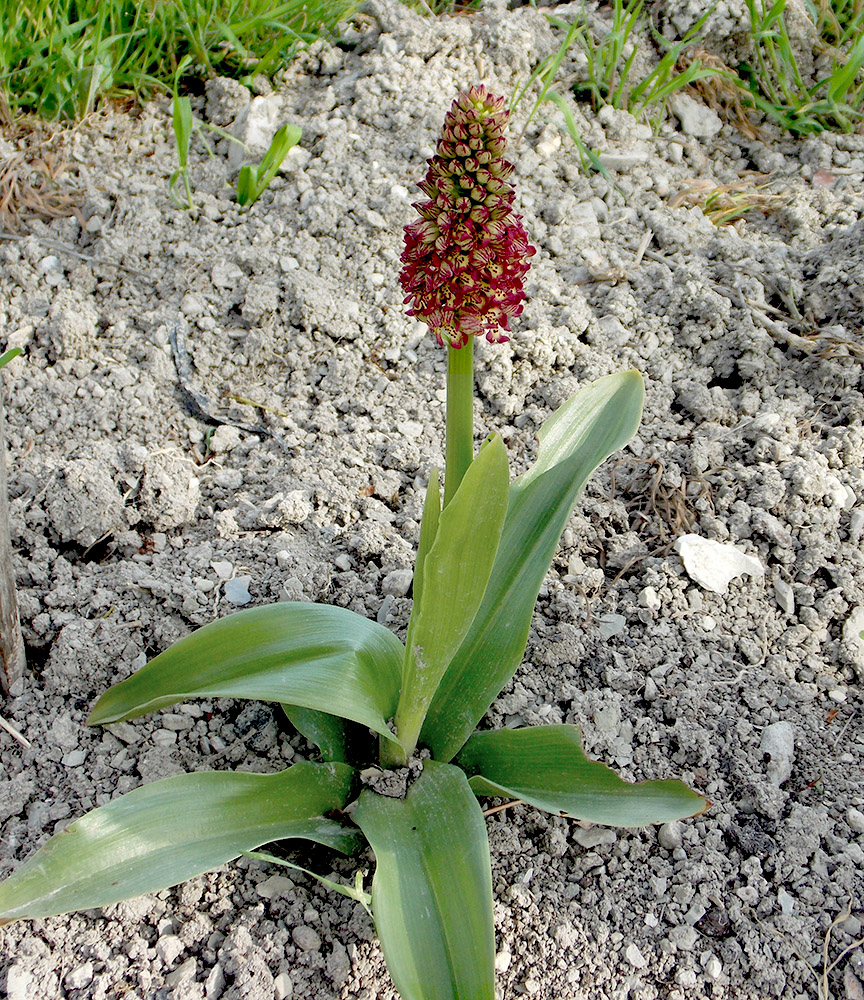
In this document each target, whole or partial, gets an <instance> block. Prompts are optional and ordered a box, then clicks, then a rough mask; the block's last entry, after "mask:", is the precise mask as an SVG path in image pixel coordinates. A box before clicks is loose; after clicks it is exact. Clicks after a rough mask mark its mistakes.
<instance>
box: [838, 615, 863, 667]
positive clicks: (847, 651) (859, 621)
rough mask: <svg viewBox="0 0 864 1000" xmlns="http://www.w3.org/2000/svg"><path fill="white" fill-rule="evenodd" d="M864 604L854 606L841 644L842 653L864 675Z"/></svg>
mask: <svg viewBox="0 0 864 1000" xmlns="http://www.w3.org/2000/svg"><path fill="white" fill-rule="evenodd" d="M862 632H864V605H861V606H859V607H857V608H853V609H852V611H851V612H850V614H849V617H848V618H847V619H846V621H845V622H844V624H843V642H842V645H841V650H840V652H841V655H842V657H843V659H844V660H845V661H846V662H847V663H851V664H852V666H854V667H855V669H856V670H857V671H858V673H859V674H860V675H861V676H864V638H862V637H861V633H862Z"/></svg>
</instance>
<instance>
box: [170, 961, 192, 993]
mask: <svg viewBox="0 0 864 1000" xmlns="http://www.w3.org/2000/svg"><path fill="white" fill-rule="evenodd" d="M197 974H198V963H197V962H196V961H195V959H194V958H187V959H186V961H185V962H184V963H183V964H182V965H180V966H178V967H177V968H176V969H175V970H174V971H173V972H169V973H168V975H167V976H166V977H165V985H166V986H171V987H172V988H173V987H175V986H179V985H180V984H181V983H194V982H195V976H196V975H197Z"/></svg>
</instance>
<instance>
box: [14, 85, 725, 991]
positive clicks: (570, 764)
mask: <svg viewBox="0 0 864 1000" xmlns="http://www.w3.org/2000/svg"><path fill="white" fill-rule="evenodd" d="M507 117H508V113H507V111H506V110H505V109H504V101H503V99H502V98H500V97H495V96H493V95H492V94H490V93H489V92H488V91H487V89H486V88H485V87H483V86H477V87H472V88H471V89H470V90H468V91H467V92H465V93H462V94H460V96H459V97H458V99H457V100H456V101H455V102H454V103H453V106H452V108H451V110H450V112H449V113H448V115H447V117H446V120H445V124H444V129H443V133H442V136H441V138H440V140H439V142H438V147H437V155H435V156H434V157H433V158H432V159H431V160H430V161H429V170H428V173H427V174H426V177H425V180H424V181H423V183H422V184H421V185H420V187H421V189H422V191H423V194H424V195H425V199H424V200H422V201H420V202H418V203H417V204H416V206H415V207H416V208H417V210H418V212H419V216H420V218H419V219H418V220H417V221H416V222H413V223H412V224H410V225H408V226H407V227H406V230H405V250H404V253H403V256H402V261H403V264H404V269H403V271H402V276H401V282H402V286H403V288H404V290H405V291H406V293H407V298H406V302H408V303H410V309H409V312H410V313H411V314H413V315H415V316H418V317H420V318H421V319H422V320H424V321H425V322H426V323H427V324H428V325H429V327H430V328H431V330H432V331H433V332H434V334H435V336H436V337H437V339H438V341H439V343H441V344H442V346H445V347H446V349H447V354H448V373H447V432H446V468H445V479H444V497H443V504H442V500H441V494H440V488H439V477H438V473H437V471H435V470H433V471H432V472H431V474H430V478H429V486H428V490H427V493H426V499H425V504H424V509H423V517H422V523H421V528H420V540H419V548H418V553H417V561H416V568H415V572H414V583H413V598H414V603H413V609H412V613H411V618H410V622H409V624H408V630H407V636H406V640H405V643H404V644H403V643H402V642H401V641H400V640H399V639H398V638H397V637H396V636H395V635H393V634H392V633H391V632H390V631H388V630H387V629H386V628H384V627H383V626H382V625H380V624H378V623H376V622H374V621H368V620H366V619H365V618H362V617H360V616H358V615H356V614H354V613H353V612H351V611H348V610H346V609H344V608H339V607H331V606H327V605H322V604H306V603H289V602H286V603H280V604H274V605H270V606H267V607H259V608H253V609H250V610H245V611H240V612H238V613H236V614H233V615H230V616H229V617H227V618H223V619H221V620H219V621H216V622H213V623H211V624H210V625H206V626H205V627H203V628H201V629H199V630H198V631H196V632H193V633H192V634H190V635H188V636H186V637H185V638H183V639H181V640H180V641H179V642H177V643H175V644H174V645H173V646H171V647H169V648H168V649H167V650H165V651H164V652H163V653H161V654H160V655H158V656H157V657H156V658H155V659H153V660H152V661H151V662H150V663H148V664H147V665H146V666H144V667H142V668H141V669H140V670H139V671H138V672H137V673H135V674H133V675H132V676H131V677H129V678H127V679H126V680H123V681H121V682H120V683H119V684H116V685H115V686H114V687H112V688H111V689H110V690H108V691H107V692H106V693H105V694H104V695H102V697H101V698H100V699H99V700H98V701H97V703H96V705H95V707H94V709H93V711H92V712H91V714H90V717H89V719H88V723H89V724H90V725H97V724H102V725H105V724H109V723H113V722H118V721H120V720H125V719H132V718H135V717H136V716H139V715H143V714H144V713H146V712H152V711H155V710H157V709H160V708H164V707H166V706H168V705H173V704H175V703H177V702H182V701H186V700H188V699H190V698H195V697H209V698H213V697H237V698H250V699H259V700H264V701H272V702H278V703H280V704H281V705H282V706H283V707H284V709H285V712H286V714H287V716H288V718H289V719H290V721H291V722H292V723H293V725H294V726H295V727H296V728H297V729H298V730H299V732H300V733H302V734H303V735H304V736H306V737H307V738H308V739H309V740H310V741H311V742H313V743H314V744H315V745H316V746H317V747H318V749H319V751H320V755H321V762H320V763H318V762H315V763H313V762H303V763H298V764H294V765H293V766H291V767H288V768H287V769H285V770H283V771H280V772H278V773H275V774H251V773H243V772H236V773H234V772H230V771H209V772H199V773H194V774H184V775H180V776H176V777H172V778H166V779H164V780H161V781H155V782H153V783H151V784H148V785H144V786H142V787H140V788H137V789H135V790H133V791H131V792H129V793H127V794H125V795H121V796H118V797H117V798H115V799H114V800H112V801H111V802H109V803H107V804H106V805H103V806H101V807H99V808H98V809H94V810H93V811H92V812H90V813H88V814H87V815H85V816H84V817H82V818H81V819H79V820H77V821H76V822H74V823H72V824H71V825H70V826H69V827H68V828H67V829H66V830H65V831H63V832H62V833H59V834H57V835H55V836H54V837H52V838H51V839H50V840H49V841H48V842H47V843H46V844H45V845H44V846H43V847H42V848H41V849H40V850H39V851H38V852H37V853H36V854H35V855H34V856H33V857H32V858H31V859H30V860H29V861H27V862H26V863H25V864H24V865H22V867H21V868H20V869H19V870H18V871H17V872H15V873H14V874H13V875H12V876H10V877H9V878H8V879H7V880H6V881H5V882H4V883H3V884H2V885H0V922H8V921H11V920H16V919H20V918H35V917H46V916H50V915H52V914H59V913H65V912H68V911H71V910H79V909H89V908H91V907H101V906H106V905H108V904H110V903H114V902H116V901H119V900H122V899H125V898H128V897H130V896H137V895H140V894H143V893H148V892H155V891H157V890H159V889H163V888H166V887H168V886H173V885H176V884H177V883H178V882H181V881H183V880H184V879H188V878H191V877H193V876H196V875H199V874H201V873H203V872H206V871H209V870H211V869H213V868H215V867H216V866H218V865H221V864H224V863H226V862H228V861H231V860H232V859H235V858H237V857H238V856H240V855H243V854H248V855H251V856H252V857H256V858H265V859H268V860H270V861H278V860H279V859H278V858H277V857H275V856H274V855H273V854H272V853H270V852H265V853H262V852H259V851H258V850H257V849H258V848H259V847H261V846H262V845H265V844H270V843H273V842H276V841H284V840H295V839H305V840H311V841H316V842H318V843H321V844H325V845H327V846H329V847H331V848H335V849H336V850H338V851H342V852H345V853H356V852H358V851H360V850H362V849H363V847H364V841H365V843H366V844H367V845H368V847H371V850H372V852H373V853H374V856H375V862H376V869H375V874H374V879H373V882H372V887H371V896H370V895H369V894H367V893H366V892H365V891H364V890H363V887H362V881H361V880H360V879H358V881H357V883H356V885H355V886H354V887H352V886H348V885H343V884H340V883H335V882H332V881H330V880H323V881H325V882H326V884H328V885H330V886H332V887H334V888H336V889H338V890H339V891H340V892H343V893H345V894H346V895H349V896H352V897H353V898H355V899H357V900H358V901H360V902H361V903H363V904H364V905H369V906H371V912H372V914H373V917H374V921H375V926H376V929H377V932H378V935H379V937H380V941H381V946H382V948H383V951H384V956H385V959H386V961H387V965H388V968H389V970H390V974H391V976H392V978H393V982H394V984H395V986H396V989H397V990H398V991H399V993H400V994H401V996H402V997H403V1000H493V998H494V994H495V990H494V954H495V934H494V926H493V915H492V880H491V870H490V859H489V847H488V841H487V836H486V825H485V820H484V815H483V811H482V810H481V807H480V805H479V803H478V797H483V796H494V797H498V798H503V799H507V800H516V799H519V800H522V801H523V802H526V803H529V804H530V805H532V806H535V807H537V808H538V809H543V810H547V811H549V812H551V813H553V814H555V815H560V816H567V817H574V818H576V819H580V820H588V821H591V822H594V823H605V824H611V825H615V826H625V827H632V826H643V825H645V824H649V823H660V822H666V821H669V820H673V819H679V818H683V817H686V816H693V815H695V814H697V813H699V812H702V811H703V810H704V809H705V808H706V807H707V803H706V801H705V800H704V799H703V798H702V797H701V796H699V795H698V794H696V793H695V792H693V791H691V790H690V789H688V788H687V787H686V786H685V785H683V784H682V783H681V782H679V781H677V780H661V781H646V782H642V783H636V784H632V783H629V782H627V781H624V780H622V779H621V778H620V777H618V776H617V775H616V774H614V773H613V772H612V771H611V770H610V769H609V768H607V767H606V766H605V765H603V764H601V763H599V762H596V761H592V760H589V759H588V758H587V757H586V756H585V755H584V753H583V751H582V748H581V742H580V734H579V730H578V728H577V727H576V726H573V725H550V726H539V727H535V728H515V729H510V728H504V729H490V728H484V727H482V725H481V728H480V729H477V726H478V724H481V723H482V720H483V717H484V715H485V714H486V712H487V710H488V709H489V707H490V706H491V704H492V702H493V701H494V699H495V697H496V696H497V695H498V693H499V692H500V691H501V689H502V688H503V687H504V686H505V685H506V684H507V682H508V681H509V680H510V678H511V677H512V676H513V674H514V673H515V671H516V669H517V667H518V666H519V663H520V661H521V659H522V656H523V653H524V651H525V647H526V643H527V639H528V633H529V629H530V625H531V616H532V613H533V609H534V605H535V602H536V599H537V595H538V593H539V590H540V587H541V584H542V583H543V579H544V576H545V574H546V571H547V569H548V567H549V565H550V563H551V561H552V557H553V555H554V553H555V550H556V547H557V544H558V539H559V537H560V534H561V532H562V530H563V528H564V526H565V525H566V522H567V519H568V518H569V516H570V513H571V511H572V509H573V506H574V503H575V501H576V498H577V495H578V494H579V492H580V491H581V489H582V487H583V485H584V483H585V481H586V480H587V478H588V476H589V475H590V474H591V472H592V471H593V470H594V469H595V468H596V467H597V465H598V464H599V463H600V462H602V461H603V460H604V459H605V458H606V457H607V456H608V455H610V454H611V453H612V452H613V451H615V450H616V449H618V448H620V447H622V446H623V445H624V444H625V443H626V441H627V440H628V439H629V437H630V436H631V435H632V434H633V433H634V432H635V430H636V427H637V425H638V422H639V418H640V414H641V409H642V396H643V388H642V380H641V377H640V376H639V374H638V373H637V372H634V371H630V372H625V373H623V374H621V375H614V376H610V377H607V378H602V379H600V380H599V381H597V382H594V383H592V384H590V385H587V386H585V387H584V388H583V389H582V390H581V391H580V392H578V393H577V394H576V395H575V396H574V397H573V398H571V399H570V400H569V401H567V402H566V403H564V404H563V406H561V407H560V409H558V410H557V411H556V413H555V414H554V415H553V416H552V417H551V418H550V419H549V420H548V422H547V423H546V425H545V426H544V427H543V428H542V430H541V431H540V434H539V438H540V445H539V453H538V457H537V460H536V462H535V464H534V465H533V466H532V467H531V468H530V469H529V470H528V471H527V472H525V473H524V474H523V475H521V476H519V477H518V478H517V479H516V480H515V481H514V482H513V483H512V484H511V483H510V482H509V475H508V469H507V454H506V448H505V446H504V443H503V441H502V439H501V437H500V436H499V435H497V434H494V435H492V436H490V437H489V438H488V439H487V440H486V441H485V442H483V444H482V446H481V447H480V449H479V451H478V453H477V455H476V457H475V455H474V441H473V425H472V406H473V376H472V345H473V342H474V337H476V336H483V335H485V336H486V338H487V339H488V340H490V341H492V342H493V343H495V342H501V341H504V340H506V331H507V330H508V327H509V322H510V320H511V319H513V318H514V317H517V316H518V315H519V314H520V312H521V310H522V303H523V301H524V298H525V293H524V290H523V280H524V277H525V274H526V272H527V270H528V267H529V263H530V258H531V256H532V254H533V253H534V249H533V248H532V247H531V246H529V244H528V240H527V237H526V234H525V230H524V228H523V226H522V221H521V219H520V217H519V216H518V215H517V214H516V213H515V212H514V209H513V202H514V192H513V188H512V186H511V185H510V184H509V182H508V178H509V176H510V174H511V173H512V169H513V168H512V166H511V164H510V163H508V162H507V161H506V160H504V158H503V153H504V149H505V139H504V128H505V125H506V123H507ZM283 863H284V862H283Z"/></svg>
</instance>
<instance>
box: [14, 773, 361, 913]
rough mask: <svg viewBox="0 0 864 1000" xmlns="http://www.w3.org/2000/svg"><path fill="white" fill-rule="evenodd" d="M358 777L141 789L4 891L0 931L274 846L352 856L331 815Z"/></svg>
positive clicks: (248, 779)
mask: <svg viewBox="0 0 864 1000" xmlns="http://www.w3.org/2000/svg"><path fill="white" fill-rule="evenodd" d="M353 774H354V772H353V770H352V769H351V768H350V767H346V766H345V765H344V764H308V763H302V764H295V765H294V766H293V767H289V768H288V769H287V770H285V771H280V772H279V773H278V774H245V773H240V772H233V771H204V772H202V773H199V774H181V775H178V776H176V777H174V778H165V779H163V780H162V781H154V782H152V783H151V784H149V785H142V786H141V787H140V788H136V789H134V790H133V791H131V792H128V793H127V794H126V795H121V796H120V797H119V798H116V799H113V800H112V801H111V802H109V803H107V804H106V805H104V806H100V807H99V808H98V809H94V810H93V811H92V812H89V813H87V815H86V816H82V817H81V819H79V820H76V821H75V822H74V823H72V825H71V826H69V827H68V828H67V829H66V830H63V831H62V832H61V833H58V834H55V835H54V836H53V837H52V838H51V839H50V840H49V841H48V843H47V844H45V846H44V847H42V848H41V849H40V850H39V851H37V853H36V854H35V855H34V856H33V857H32V858H30V859H29V860H28V861H27V862H25V864H24V865H23V866H22V867H21V868H19V869H18V871H17V872H15V873H14V874H13V875H11V876H10V877H9V878H8V879H6V881H5V882H3V883H2V884H0V924H3V923H8V922H9V921H11V920H19V919H21V918H34V917H48V916H53V915H55V914H58V913H68V912H70V911H72V910H85V909H90V908H91V907H94V906H107V905H108V904H109V903H116V902H118V901H119V900H121V899H129V898H131V897H133V896H141V895H143V894H144V893H148V892H157V891H158V890H159V889H165V888H167V887H168V886H172V885H176V884H177V883H178V882H183V881H185V880H186V879H188V878H192V877H193V876H195V875H200V874H202V873H203V872H206V871H210V870H211V869H213V868H217V867H218V866H219V865H221V864H225V862H227V861H231V860H233V859H234V858H236V857H238V856H239V855H240V854H241V853H242V852H244V851H251V850H254V849H255V848H256V847H260V846H261V845H262V844H266V843H268V842H269V841H271V840H282V839H286V838H291V837H301V838H303V839H305V840H314V841H317V842H318V843H321V844H327V845H328V846H330V847H335V848H336V849H338V850H342V851H349V850H351V849H352V847H353V846H354V838H353V837H352V836H351V834H350V833H349V831H347V830H345V829H343V827H341V826H339V824H338V823H335V822H333V821H332V820H329V819H326V818H325V816H324V813H326V812H328V811H330V810H332V809H341V808H342V807H343V806H344V805H345V801H346V799H347V798H348V796H349V794H350V791H351V783H352V778H353Z"/></svg>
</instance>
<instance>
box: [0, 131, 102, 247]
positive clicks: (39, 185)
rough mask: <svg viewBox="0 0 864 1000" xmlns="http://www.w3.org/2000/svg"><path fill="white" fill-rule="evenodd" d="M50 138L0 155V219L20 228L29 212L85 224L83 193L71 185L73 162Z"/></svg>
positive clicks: (9, 227)
mask: <svg viewBox="0 0 864 1000" xmlns="http://www.w3.org/2000/svg"><path fill="white" fill-rule="evenodd" d="M52 145H53V143H52V142H51V140H49V141H48V142H39V143H36V144H34V145H30V146H28V147H27V148H25V149H21V150H18V151H16V152H14V153H11V154H10V155H8V156H4V157H0V223H2V226H3V228H4V229H5V230H6V231H8V232H10V233H18V232H21V230H22V229H23V228H25V226H24V220H25V219H26V218H27V217H28V216H37V217H39V218H43V219H58V218H63V217H66V216H69V215H74V216H76V217H77V219H78V221H79V222H80V223H81V224H82V226H83V225H84V222H85V219H84V216H83V215H82V213H81V205H82V204H83V200H84V193H83V191H81V190H80V189H78V188H77V187H74V186H71V185H70V181H71V175H72V170H73V167H72V164H71V163H69V162H68V161H67V160H66V159H65V158H64V157H63V155H62V153H59V152H58V151H57V150H56V149H53V148H52Z"/></svg>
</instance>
